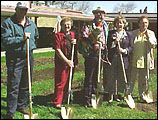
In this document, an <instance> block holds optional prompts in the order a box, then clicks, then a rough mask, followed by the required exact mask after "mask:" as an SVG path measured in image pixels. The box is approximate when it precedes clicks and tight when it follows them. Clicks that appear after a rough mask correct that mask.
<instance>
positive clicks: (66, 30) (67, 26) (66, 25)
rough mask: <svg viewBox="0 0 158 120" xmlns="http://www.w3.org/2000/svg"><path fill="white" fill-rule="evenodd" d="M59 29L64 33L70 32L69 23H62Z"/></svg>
mask: <svg viewBox="0 0 158 120" xmlns="http://www.w3.org/2000/svg"><path fill="white" fill-rule="evenodd" d="M61 27H62V30H63V31H64V32H69V31H70V30H71V21H66V22H64V23H63V24H62V26H61Z"/></svg>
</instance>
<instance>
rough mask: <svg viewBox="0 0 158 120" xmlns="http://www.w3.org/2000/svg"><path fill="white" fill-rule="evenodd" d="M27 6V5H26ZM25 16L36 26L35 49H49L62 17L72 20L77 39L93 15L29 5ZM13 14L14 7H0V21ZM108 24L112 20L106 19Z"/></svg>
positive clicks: (58, 29)
mask: <svg viewBox="0 0 158 120" xmlns="http://www.w3.org/2000/svg"><path fill="white" fill-rule="evenodd" d="M28 4H29V3H28ZM30 6H31V7H30V9H29V10H28V13H27V16H29V17H30V18H31V19H32V20H33V21H34V22H35V23H36V25H37V27H38V30H39V34H40V38H39V40H38V41H37V43H36V44H37V47H38V48H42V47H50V46H51V40H52V39H51V38H52V34H53V33H54V32H58V31H60V25H59V23H60V20H61V18H62V17H71V18H72V20H73V27H72V29H73V31H75V33H76V37H77V39H78V38H79V37H80V31H81V28H82V26H83V25H84V23H86V24H89V25H91V22H92V19H93V18H94V16H93V15H86V14H83V13H82V12H81V11H73V10H68V9H59V8H52V7H47V6H32V5H30ZM14 13H15V6H8V5H7V6H6V5H1V21H3V20H5V19H6V18H8V17H10V16H11V15H13V14H14ZM105 20H106V21H108V22H109V23H110V22H112V21H113V20H114V19H113V18H109V17H106V18H105Z"/></svg>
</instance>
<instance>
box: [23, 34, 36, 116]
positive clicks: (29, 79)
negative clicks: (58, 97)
mask: <svg viewBox="0 0 158 120" xmlns="http://www.w3.org/2000/svg"><path fill="white" fill-rule="evenodd" d="M26 34H31V33H26ZM26 49H27V71H28V72H27V74H28V85H29V107H30V114H29V115H28V114H24V119H38V114H37V113H36V114H33V113H32V96H31V74H30V58H29V57H30V56H29V38H27V40H26Z"/></svg>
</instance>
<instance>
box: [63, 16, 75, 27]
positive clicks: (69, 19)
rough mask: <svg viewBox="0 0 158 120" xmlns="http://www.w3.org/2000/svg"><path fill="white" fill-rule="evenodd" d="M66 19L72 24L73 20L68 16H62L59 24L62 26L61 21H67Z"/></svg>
mask: <svg viewBox="0 0 158 120" xmlns="http://www.w3.org/2000/svg"><path fill="white" fill-rule="evenodd" d="M67 21H70V22H71V25H73V21H72V19H71V18H70V17H64V18H63V19H62V20H61V22H60V25H61V26H62V25H63V23H65V22H67Z"/></svg>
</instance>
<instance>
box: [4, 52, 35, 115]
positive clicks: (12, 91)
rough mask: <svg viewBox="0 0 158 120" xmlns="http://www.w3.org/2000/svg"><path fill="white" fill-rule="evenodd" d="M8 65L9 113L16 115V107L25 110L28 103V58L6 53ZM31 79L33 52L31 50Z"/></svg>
mask: <svg viewBox="0 0 158 120" xmlns="http://www.w3.org/2000/svg"><path fill="white" fill-rule="evenodd" d="M6 65H7V114H8V115H10V116H14V114H15V111H16V109H18V110H23V109H25V108H26V106H27V104H28V79H27V58H26V57H24V56H20V55H17V54H16V55H10V54H7V53H6ZM30 69H31V79H32V71H33V52H30Z"/></svg>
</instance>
